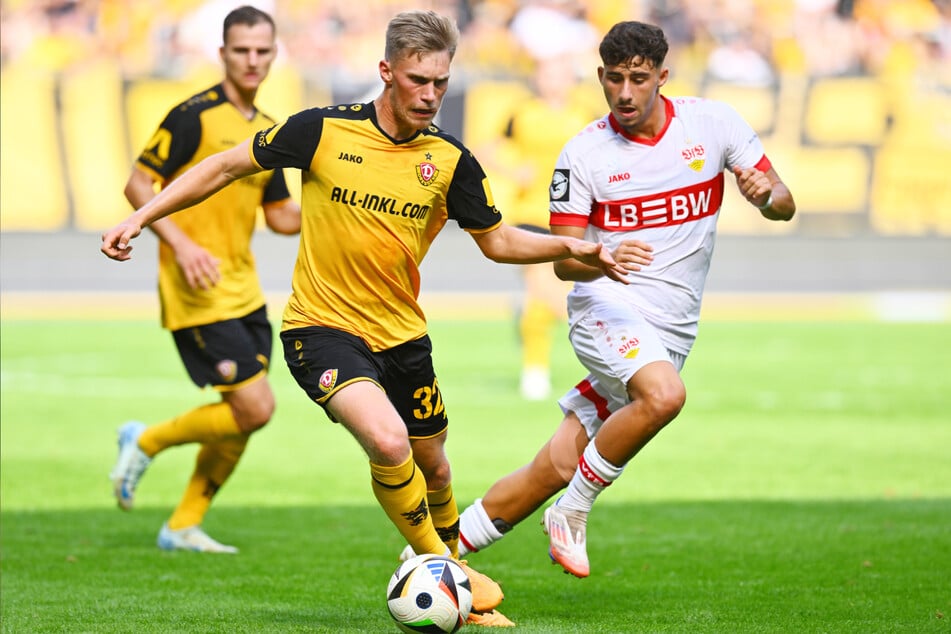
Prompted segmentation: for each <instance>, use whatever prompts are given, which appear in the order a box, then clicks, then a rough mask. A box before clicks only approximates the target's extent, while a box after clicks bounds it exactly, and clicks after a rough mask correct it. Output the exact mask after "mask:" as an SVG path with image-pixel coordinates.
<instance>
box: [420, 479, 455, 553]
mask: <svg viewBox="0 0 951 634" xmlns="http://www.w3.org/2000/svg"><path fill="white" fill-rule="evenodd" d="M426 499H427V500H429V515H430V516H431V517H432V518H433V526H434V527H435V528H436V533H437V534H438V535H439V539H441V540H442V543H444V544H445V545H446V546H448V547H449V551H450V552H451V553H452V556H453V557H458V556H459V507H458V506H457V505H456V498H455V496H454V495H453V494H452V485H451V484H447V485H446V486H445V487H443V488H442V489H439V490H438V491H428V492H427V493H426Z"/></svg>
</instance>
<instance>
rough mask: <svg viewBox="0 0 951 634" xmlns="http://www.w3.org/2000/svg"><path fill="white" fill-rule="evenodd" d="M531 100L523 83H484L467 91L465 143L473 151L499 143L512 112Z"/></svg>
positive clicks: (468, 87)
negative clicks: (520, 103) (525, 101)
mask: <svg viewBox="0 0 951 634" xmlns="http://www.w3.org/2000/svg"><path fill="white" fill-rule="evenodd" d="M530 96H531V91H530V90H529V88H528V87H527V86H526V85H525V84H524V83H522V82H518V81H506V80H499V81H493V80H485V81H479V82H473V83H471V84H469V85H468V86H467V87H466V95H465V100H464V102H463V124H462V126H463V129H462V136H463V142H464V143H465V144H466V145H467V146H469V147H470V148H477V147H479V146H480V145H483V144H485V143H491V142H493V141H495V140H497V139H498V138H499V137H500V136H501V135H502V134H504V132H505V128H506V126H507V125H508V121H509V119H510V118H511V116H512V112H513V111H514V110H515V109H516V108H518V104H519V102H520V101H524V100H525V99H528V98H529V97H530Z"/></svg>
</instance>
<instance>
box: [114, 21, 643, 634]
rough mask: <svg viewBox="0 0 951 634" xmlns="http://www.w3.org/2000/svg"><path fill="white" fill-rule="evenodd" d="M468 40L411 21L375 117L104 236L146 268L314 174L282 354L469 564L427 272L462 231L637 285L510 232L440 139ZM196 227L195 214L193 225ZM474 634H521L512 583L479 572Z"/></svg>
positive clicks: (262, 150)
mask: <svg viewBox="0 0 951 634" xmlns="http://www.w3.org/2000/svg"><path fill="white" fill-rule="evenodd" d="M458 37H459V31H458V28H457V27H456V25H455V23H454V22H453V21H452V20H450V19H449V18H446V17H444V16H441V15H439V14H437V13H434V12H432V11H408V12H404V13H400V14H398V15H396V16H395V17H394V18H393V19H392V20H391V21H390V23H389V25H388V26H387V30H386V45H385V58H384V59H383V60H381V61H380V63H379V75H380V79H381V81H382V83H383V88H382V91H381V93H380V95H379V96H378V97H377V98H376V99H375V100H373V101H372V102H369V103H355V104H343V105H339V106H331V107H326V108H314V109H310V110H305V111H303V112H299V113H297V114H295V115H293V116H291V117H290V118H289V119H287V120H286V121H285V122H283V123H281V124H279V125H276V126H273V127H271V128H269V129H265V130H262V131H260V132H259V133H258V134H256V135H255V136H254V137H252V138H251V139H249V140H247V141H245V142H244V143H242V144H240V145H239V146H238V147H236V148H234V149H231V150H226V151H224V152H221V153H219V154H215V155H213V156H211V157H209V158H207V159H205V160H204V161H202V162H201V163H199V164H198V165H196V166H195V167H194V168H192V169H191V170H189V171H188V172H186V173H185V174H183V175H182V176H181V177H180V178H179V179H177V180H176V181H175V182H174V183H172V184H171V185H170V186H169V187H167V188H166V189H165V190H163V191H162V192H161V193H160V194H159V195H158V196H156V197H155V198H154V199H152V200H151V201H150V202H149V203H148V204H146V205H144V206H143V207H141V208H140V209H138V210H137V211H136V212H135V213H133V214H132V215H131V216H129V217H128V218H127V219H126V220H125V221H124V222H122V223H120V224H119V225H117V226H116V227H114V228H112V229H110V230H108V231H106V232H105V233H104V234H103V236H102V245H101V250H102V252H103V253H104V254H105V255H107V256H108V257H110V258H112V259H115V260H127V259H129V257H130V256H131V254H130V250H131V248H132V247H131V245H130V241H131V240H132V239H133V238H135V237H136V236H138V235H139V234H140V233H141V231H142V228H143V227H146V226H150V225H151V224H152V223H153V222H155V221H157V220H158V219H160V218H164V217H166V216H168V215H170V214H173V213H175V212H179V211H181V210H183V209H187V208H188V207H190V206H191V205H193V204H194V203H195V202H196V201H199V200H202V199H203V198H204V197H205V196H208V195H210V194H211V193H213V192H216V191H218V190H220V189H221V188H223V187H225V186H226V185H228V184H229V183H231V182H232V181H234V180H236V179H239V178H246V177H248V176H251V175H253V174H257V173H259V172H260V171H262V170H266V169H277V168H280V167H296V168H299V169H301V170H302V178H303V181H302V183H303V185H302V216H303V218H302V220H303V224H302V227H301V238H300V248H299V252H298V257H297V263H296V265H295V268H294V274H293V281H292V293H291V297H290V299H289V301H288V303H287V307H286V308H285V310H284V318H283V325H282V328H281V330H282V332H281V339H282V341H283V344H284V356H285V360H286V362H287V365H288V367H289V368H290V371H291V374H292V375H293V376H294V378H295V379H296V380H297V382H298V384H299V385H300V386H301V388H302V389H303V390H304V392H305V393H306V394H307V396H308V397H309V398H310V399H311V400H313V401H314V402H315V403H317V404H319V405H320V406H322V407H323V409H324V411H325V412H326V414H327V416H328V417H329V418H330V419H331V420H333V421H335V422H337V423H339V424H340V425H342V426H343V427H344V428H345V429H347V431H348V432H349V433H350V434H351V435H352V436H353V438H354V439H355V440H356V441H357V442H358V443H359V444H360V446H361V447H362V448H363V450H364V452H365V453H366V454H367V457H368V458H369V463H370V464H369V469H370V475H371V483H372V489H373V492H374V494H375V496H376V498H377V500H378V501H379V504H380V506H381V507H382V508H383V510H384V511H385V512H386V514H387V516H388V517H389V519H390V521H391V522H392V523H393V524H394V525H395V526H396V528H397V529H398V530H399V532H400V533H401V534H402V536H403V537H404V538H405V539H406V541H407V542H408V543H409V544H410V545H411V546H412V547H413V549H414V550H415V551H416V552H417V553H436V554H451V555H453V556H456V555H457V553H458V535H459V512H458V508H457V506H456V500H455V497H454V496H453V492H452V484H451V482H452V475H451V470H450V465H449V460H448V458H447V456H446V453H445V442H446V430H447V425H448V418H447V415H446V409H445V404H444V402H443V400H442V395H441V393H440V390H439V383H438V381H437V379H436V374H435V371H434V369H433V361H432V355H431V350H432V348H431V343H430V339H429V336H428V335H427V326H426V319H425V315H424V313H423V309H422V307H421V306H420V305H419V303H418V295H419V290H420V271H419V265H420V263H421V262H422V260H423V258H424V256H425V255H426V252H427V251H428V249H429V246H430V244H431V243H432V241H433V239H434V238H435V237H436V235H437V234H438V233H439V231H440V230H441V229H442V228H443V226H444V225H445V224H446V222H447V221H448V220H449V219H452V220H455V221H456V222H457V223H458V224H459V226H460V227H462V228H463V229H464V230H465V231H467V232H468V233H469V234H470V235H471V236H472V238H473V239H474V240H475V242H476V244H477V245H478V247H479V249H480V250H481V251H482V253H483V254H484V255H485V256H486V257H488V258H489V259H491V260H494V261H496V262H505V263H523V264H524V263H534V262H544V261H555V260H563V259H567V258H575V259H577V260H579V261H581V262H584V263H586V264H588V265H589V266H593V267H596V268H597V269H598V270H599V271H601V272H603V273H604V275H606V276H608V277H610V278H611V279H614V280H618V281H626V280H625V276H626V273H627V270H628V269H627V268H626V267H625V266H622V265H620V264H618V263H616V262H615V261H614V260H613V258H611V256H610V255H608V254H607V253H606V252H605V251H604V250H603V249H602V248H601V245H600V244H597V243H593V242H589V241H586V240H583V239H580V238H574V237H560V236H551V235H540V234H535V233H531V232H528V231H523V230H520V229H517V228H515V227H513V226H510V225H507V224H506V223H504V222H503V221H502V217H501V214H500V213H499V212H498V210H496V208H495V206H494V204H493V201H492V195H491V191H490V188H489V186H488V182H487V179H486V177H485V174H484V172H483V170H482V168H481V166H480V165H479V163H478V161H477V160H476V159H475V157H474V156H473V155H472V154H471V153H470V152H469V151H468V150H467V149H466V148H465V147H464V146H463V145H462V144H461V143H460V142H459V141H458V140H456V139H455V138H454V137H452V136H451V135H449V134H447V133H445V132H444V131H442V130H440V129H439V128H438V127H436V126H434V125H433V119H434V118H435V116H436V113H437V112H438V111H439V106H440V104H441V103H442V99H443V96H444V95H445V93H446V89H447V88H448V85H449V70H450V63H451V61H452V58H453V55H454V54H455V50H456V44H457V41H458ZM186 213H188V212H186ZM465 568H466V571H467V573H468V574H469V578H470V581H471V582H472V591H473V613H472V614H471V615H470V620H471V622H475V623H480V624H483V625H511V621H509V620H508V619H506V618H505V617H504V616H503V615H501V614H500V613H499V612H498V611H496V610H495V608H496V607H497V606H498V605H499V603H500V602H501V601H502V598H503V594H502V590H501V588H500V587H499V586H498V584H497V583H495V582H494V581H492V580H491V579H490V578H489V577H487V576H485V575H482V574H480V573H478V572H476V571H474V570H473V569H472V568H470V567H468V566H467V565H466V566H465Z"/></svg>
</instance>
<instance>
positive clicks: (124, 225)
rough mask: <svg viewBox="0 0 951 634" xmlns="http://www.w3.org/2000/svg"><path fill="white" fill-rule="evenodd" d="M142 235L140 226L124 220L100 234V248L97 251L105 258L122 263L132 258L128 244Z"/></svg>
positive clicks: (130, 246) (130, 247)
mask: <svg viewBox="0 0 951 634" xmlns="http://www.w3.org/2000/svg"><path fill="white" fill-rule="evenodd" d="M140 233H142V226H141V225H139V224H137V223H136V222H135V221H133V220H131V219H126V220H124V221H123V222H121V223H119V224H118V225H116V226H115V227H113V228H112V229H109V230H108V231H106V232H105V233H103V234H102V246H100V247H99V250H100V251H102V252H103V253H104V254H105V255H106V257H109V258H111V259H113V260H119V261H120V262H123V261H125V260H128V259H129V258H131V257H132V245H131V244H130V242H131V241H132V239H133V238H136V237H137V236H138V235H139V234H140Z"/></svg>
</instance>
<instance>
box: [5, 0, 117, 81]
mask: <svg viewBox="0 0 951 634" xmlns="http://www.w3.org/2000/svg"><path fill="white" fill-rule="evenodd" d="M34 7H35V8H37V9H38V10H39V12H38V13H35V14H32V15H31V14H30V13H28V14H27V15H28V19H29V21H30V23H31V26H33V27H34V28H31V29H30V30H31V31H32V33H33V38H32V40H31V41H30V42H29V43H28V44H27V45H26V47H25V48H24V49H23V51H22V55H21V56H20V59H21V61H22V62H23V63H24V64H26V65H28V66H29V67H31V68H35V69H37V70H45V71H51V72H59V71H63V70H66V69H67V68H69V67H70V66H72V65H74V64H78V63H83V62H85V61H87V60H89V59H91V58H93V57H95V56H96V55H97V54H98V52H99V48H98V42H97V40H96V38H95V37H94V26H95V6H94V5H93V4H92V3H91V2H79V1H77V0H45V1H44V2H39V3H37V4H36V5H34ZM32 8H33V7H30V8H29V9H27V10H28V11H31V9H32Z"/></svg>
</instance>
